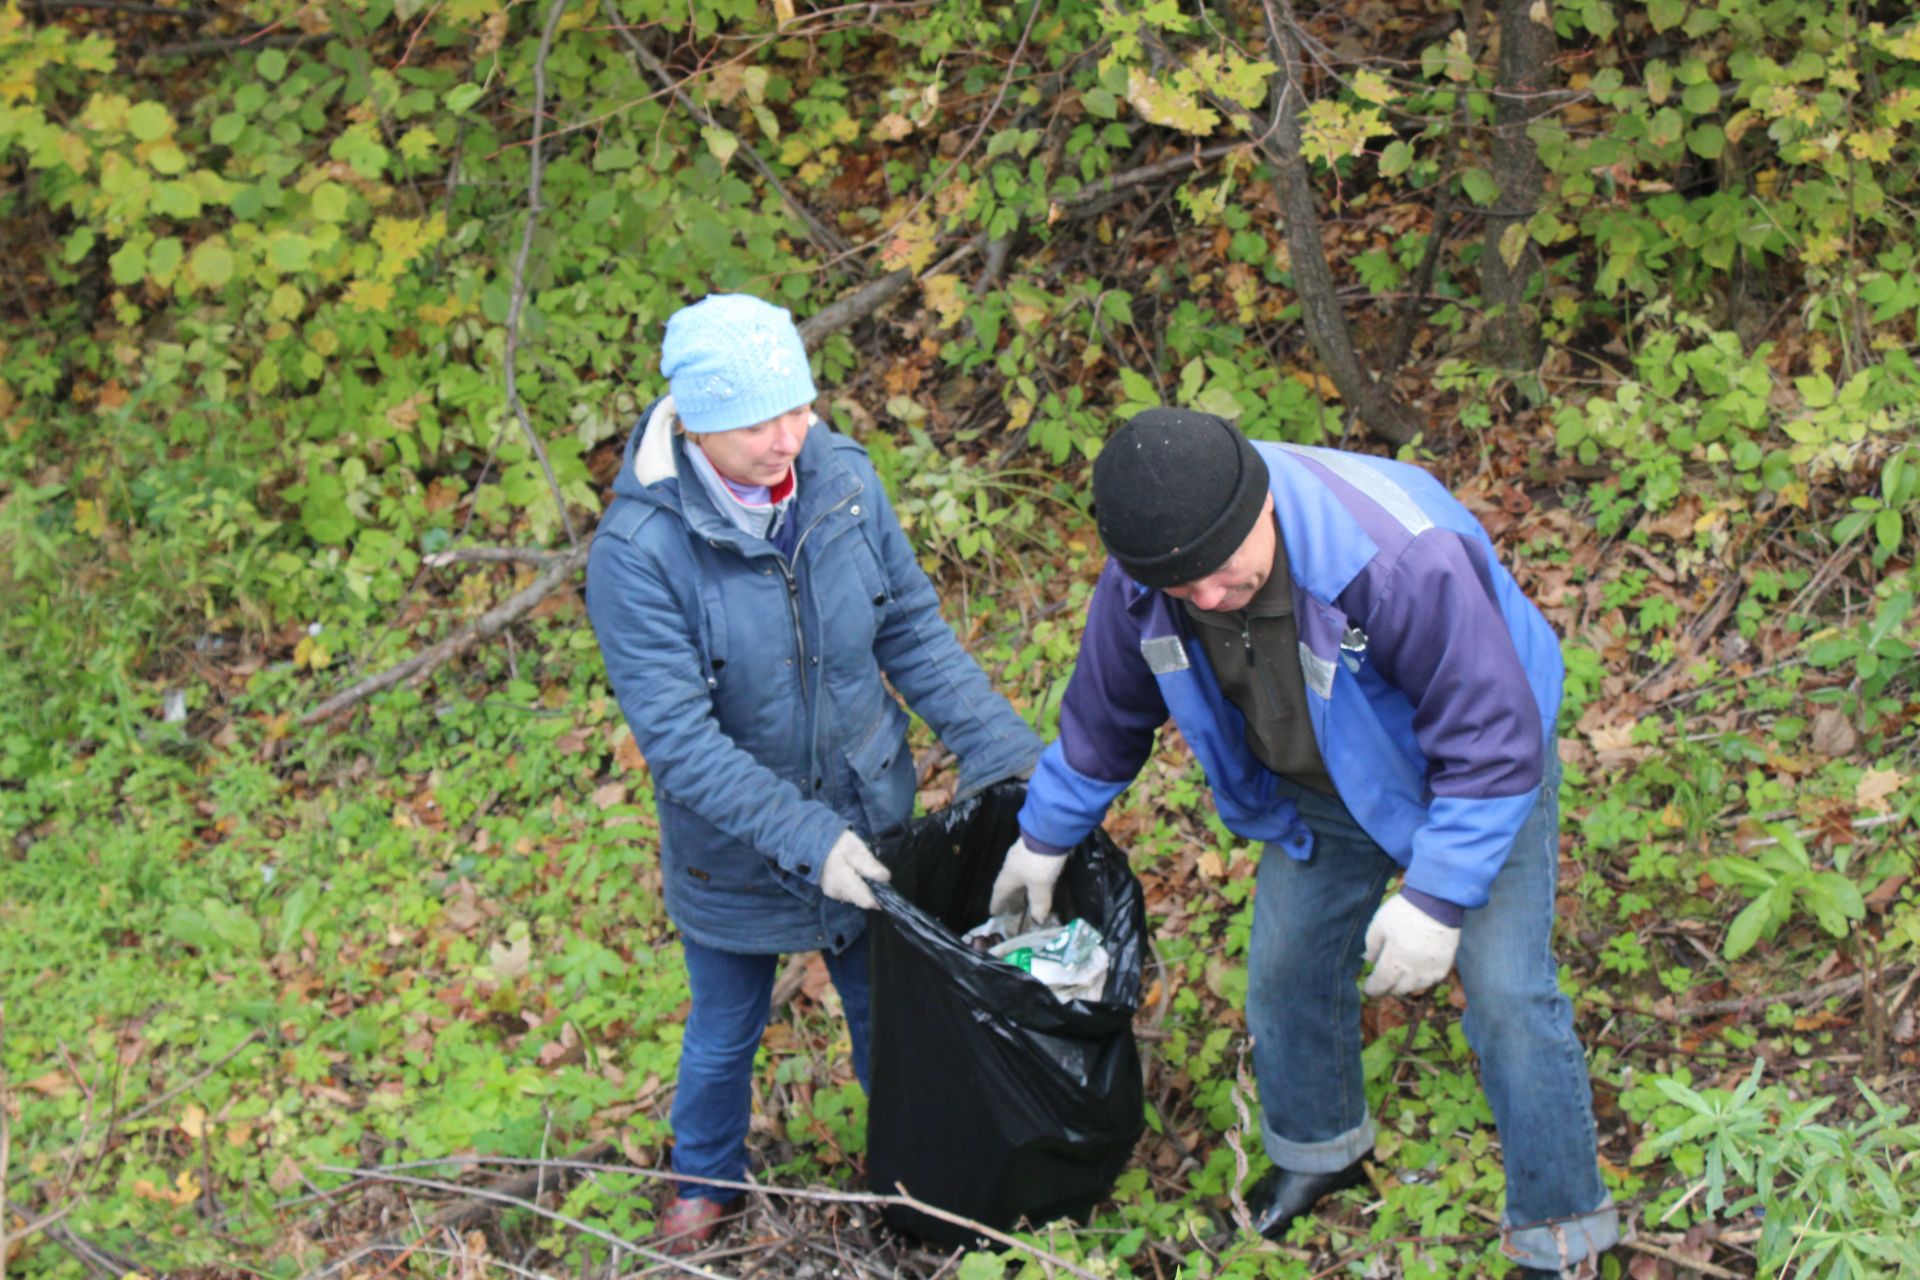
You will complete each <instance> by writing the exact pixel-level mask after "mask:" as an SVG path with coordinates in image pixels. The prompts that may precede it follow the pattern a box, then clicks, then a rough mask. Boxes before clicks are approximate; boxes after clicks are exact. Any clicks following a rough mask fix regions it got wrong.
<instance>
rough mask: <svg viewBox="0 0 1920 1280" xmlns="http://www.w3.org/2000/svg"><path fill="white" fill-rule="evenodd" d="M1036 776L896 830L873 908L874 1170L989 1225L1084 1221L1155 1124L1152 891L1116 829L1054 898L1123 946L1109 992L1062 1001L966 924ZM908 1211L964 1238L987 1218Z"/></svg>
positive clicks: (900, 1215)
mask: <svg viewBox="0 0 1920 1280" xmlns="http://www.w3.org/2000/svg"><path fill="white" fill-rule="evenodd" d="M1025 795H1026V789H1025V787H1024V786H1023V785H1021V784H1019V783H1001V784H999V785H996V786H994V787H992V788H990V789H988V790H987V791H986V792H984V793H982V794H980V795H977V796H974V797H972V798H971V799H968V800H966V801H963V802H961V803H959V804H956V805H954V806H953V807H951V808H949V809H946V810H943V811H942V812H940V813H937V814H931V815H929V816H928V817H925V818H922V819H919V820H917V821H915V822H913V823H912V824H910V825H909V826H908V827H907V828H906V829H905V830H904V832H903V833H902V834H901V835H899V836H897V837H895V838H893V839H891V840H887V841H884V842H883V843H882V848H881V850H880V856H881V858H882V860H883V861H885V862H886V864H887V866H888V867H889V868H890V869H891V870H892V872H893V883H892V884H891V885H890V886H879V887H878V888H877V891H876V896H877V897H878V898H879V900H880V911H879V912H878V913H877V914H876V915H875V916H874V918H873V935H872V941H871V956H872V965H873V1042H872V1083H873V1092H872V1096H871V1098H870V1099H869V1105H868V1109H867V1178H868V1184H869V1185H870V1186H871V1187H872V1188H873V1189H874V1190H875V1191H879V1192H892V1191H894V1190H895V1188H896V1186H904V1187H905V1188H906V1190H907V1191H908V1192H909V1193H910V1194H911V1195H913V1196H914V1197H915V1198H917V1199H920V1200H924V1201H925V1202H927V1203H928V1204H931V1205H935V1206H937V1207H939V1208H942V1209H946V1210H948V1211H950V1212H953V1213H957V1214H959V1215H961V1216H963V1217H966V1218H969V1219H972V1220H973V1221H975V1222H979V1223H982V1224H984V1225H986V1226H989V1227H994V1228H999V1229H1005V1228H1009V1227H1012V1226H1013V1225H1014V1224H1015V1223H1016V1222H1017V1221H1019V1219H1021V1218H1022V1217H1025V1218H1028V1219H1031V1220H1032V1221H1034V1222H1045V1221H1050V1220H1052V1219H1055V1218H1063V1217H1064V1218H1075V1219H1080V1220H1084V1219H1085V1217H1086V1215H1087V1213H1088V1212H1089V1211H1090V1210H1091V1209H1092V1207H1093V1205H1094V1204H1095V1203H1096V1202H1097V1201H1099V1200H1101V1199H1103V1198H1104V1197H1105V1196H1106V1195H1107V1194H1108V1192H1109V1191H1111V1190H1112V1188H1113V1182H1114V1179H1115V1178H1117V1177H1119V1175H1120V1171H1121V1170H1122V1169H1123V1168H1125V1167H1126V1163H1127V1160H1128V1158H1129V1157H1130V1156H1131V1154H1132V1152H1133V1147H1134V1143H1135V1142H1137V1141H1138V1140H1139V1137H1140V1132H1141V1129H1142V1128H1143V1127H1144V1123H1145V1114H1144V1107H1143V1101H1142V1097H1141V1080H1140V1057H1139V1052H1138V1050H1137V1049H1136V1047H1135V1045H1134V1039H1133V1014H1134V1010H1135V1009H1137V1008H1138V1007H1139V1004H1140V965H1141V956H1142V952H1143V950H1144V948H1145V946H1146V937H1147V923H1146V907H1145V902H1144V900H1143V897H1142V895H1141V891H1140V882H1139V881H1138V880H1136V879H1134V876H1133V873H1132V872H1131V871H1130V870H1128V868H1127V861H1126V857H1125V855H1124V854H1122V853H1121V852H1120V850H1119V849H1118V848H1117V847H1115V845H1114V843H1113V841H1112V840H1111V839H1110V838H1108V836H1107V834H1106V833H1105V832H1104V831H1097V830H1096V831H1095V832H1094V833H1093V835H1092V836H1091V837H1089V838H1088V839H1087V840H1086V841H1085V842H1083V843H1082V844H1081V845H1080V847H1079V848H1077V849H1075V850H1074V851H1073V852H1072V853H1071V854H1070V855H1068V862H1067V865H1066V867H1065V868H1064V869H1063V871H1062V873H1061V877H1060V882H1059V886H1058V888H1057V889H1056V890H1055V897H1054V904H1055V905H1054V912H1055V914H1056V915H1058V916H1059V917H1060V918H1061V919H1063V920H1066V919H1071V918H1073V917H1075V916H1078V917H1080V918H1081V919H1084V920H1086V921H1088V922H1089V923H1090V924H1092V925H1093V926H1094V927H1095V928H1097V929H1098V930H1099V931H1100V933H1101V934H1102V936H1103V937H1104V939H1105V945H1106V946H1107V948H1108V952H1109V955H1110V957H1111V962H1110V967H1109V969H1108V971H1107V982H1106V989H1105V991H1104V992H1103V997H1104V998H1103V999H1101V1000H1097V1001H1093V1000H1073V1001H1068V1002H1064V1003H1063V1002H1062V1001H1060V1000H1059V999H1057V998H1056V997H1055V996H1054V994H1053V993H1052V992H1051V991H1049V990H1048V989H1047V987H1046V985H1045V984H1044V983H1042V982H1041V981H1040V980H1039V979H1037V978H1035V977H1033V976H1031V975H1030V974H1027V973H1024V972H1022V971H1021V970H1019V969H1016V968H1014V967H1013V966H1012V965H1009V964H1006V963H1004V962H1002V961H1000V960H996V959H994V958H993V957H991V956H986V955H979V954H976V953H975V952H973V951H972V950H971V949H969V948H968V946H967V945H966V944H965V943H963V942H961V941H960V938H959V935H960V934H962V933H964V932H966V931H967V930H968V929H971V928H972V927H973V926H974V925H976V924H979V923H980V922H981V921H983V920H985V919H986V918H987V898H988V895H989V892H990V891H991V889H992V886H993V879H994V877H995V876H996V875H998V874H999V871H1000V864H1001V861H1002V860H1003V858H1004V857H1005V855H1006V851H1007V847H1008V846H1009V845H1011V844H1012V843H1013V841H1014V840H1015V839H1016V838H1017V837H1018V836H1019V827H1018V826H1017V825H1016V823H1015V821H1014V819H1015V815H1017V814H1018V813H1019V811H1020V805H1021V802H1022V800H1023V799H1024V798H1025ZM884 1216H885V1217H886V1219H887V1221H888V1222H889V1223H890V1224H891V1225H892V1226H894V1227H895V1228H897V1229H899V1230H902V1231H905V1232H908V1233H910V1234H912V1235H915V1236H918V1237H920V1238H921V1239H924V1240H927V1241H931V1242H934V1243H938V1244H942V1245H946V1246H949V1247H952V1246H957V1245H966V1244H972V1243H974V1242H975V1238H976V1233H974V1232H971V1231H968V1230H967V1229H965V1228H961V1227H956V1226H954V1225H952V1224H950V1223H947V1222H944V1221H941V1220H940V1219H937V1218H933V1217H931V1216H929V1215H927V1214H923V1213H920V1212H918V1211H915V1210H911V1209H906V1208H902V1207H898V1206H889V1207H888V1208H887V1209H886V1210H885V1213H884Z"/></svg>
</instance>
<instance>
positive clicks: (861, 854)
mask: <svg viewBox="0 0 1920 1280" xmlns="http://www.w3.org/2000/svg"><path fill="white" fill-rule="evenodd" d="M891 879H893V872H891V871H889V870H887V867H886V864H885V863H883V862H881V861H880V859H878V858H876V857H874V856H873V850H871V849H869V848H867V842H866V841H865V840H862V839H861V838H860V837H859V836H857V835H855V834H853V832H851V831H842V832H841V833H840V838H839V839H838V840H835V841H834V842H833V848H831V849H829V850H827V863H826V865H825V866H823V867H821V868H820V892H822V893H824V894H826V895H827V896H828V897H829V898H832V899H834V900H835V901H836V902H850V903H852V904H853V905H854V906H856V907H859V908H860V909H861V910H862V911H871V910H873V909H874V908H875V907H877V906H879V905H880V904H879V903H878V902H876V901H874V897H873V890H872V889H869V888H868V887H867V881H869V880H878V881H880V882H881V883H882V884H885V883H886V882H887V881H889V880H891Z"/></svg>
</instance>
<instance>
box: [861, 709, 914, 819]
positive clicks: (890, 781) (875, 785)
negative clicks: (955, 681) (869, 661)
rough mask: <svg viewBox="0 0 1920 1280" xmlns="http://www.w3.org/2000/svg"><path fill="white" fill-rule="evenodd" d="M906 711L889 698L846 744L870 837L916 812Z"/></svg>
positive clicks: (911, 754)
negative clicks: (863, 727) (871, 720)
mask: <svg viewBox="0 0 1920 1280" xmlns="http://www.w3.org/2000/svg"><path fill="white" fill-rule="evenodd" d="M907 724H908V720H907V713H906V712H905V711H903V710H901V708H900V704H899V703H897V702H895V701H893V699H891V698H889V699H887V704H886V706H885V707H884V708H883V709H882V710H881V712H880V715H879V717H878V718H877V719H876V720H875V721H874V722H873V725H872V726H871V727H870V728H868V729H867V730H866V732H864V733H862V734H859V735H857V736H856V737H855V738H854V740H853V742H852V743H851V744H850V745H849V746H848V747H847V750H846V759H847V765H848V767H849V768H850V769H852V770H853V785H854V790H856V791H857V792H859V795H860V808H861V811H862V813H863V814H864V815H865V818H866V822H865V824H864V825H865V827H866V830H865V831H863V832H862V833H861V834H862V835H864V836H866V837H867V838H868V839H872V838H873V837H874V836H876V835H878V834H880V833H882V832H885V831H889V830H891V829H893V828H894V827H898V826H900V825H902V824H903V823H905V822H906V820H907V819H908V818H910V817H912V816H913V753H912V752H910V751H908V750H907Z"/></svg>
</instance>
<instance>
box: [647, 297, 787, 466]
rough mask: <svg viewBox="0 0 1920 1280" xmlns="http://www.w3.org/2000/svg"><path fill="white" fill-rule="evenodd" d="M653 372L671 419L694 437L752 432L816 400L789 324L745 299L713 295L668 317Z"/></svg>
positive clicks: (779, 312)
mask: <svg viewBox="0 0 1920 1280" xmlns="http://www.w3.org/2000/svg"><path fill="white" fill-rule="evenodd" d="M660 372H662V373H664V374H666V375H667V385H668V388H669V389H670V390H671V391H672V392H673V408H674V412H675V413H677V414H678V415H679V417H680V421H681V424H682V425H684V426H685V427H686V429H687V430H688V431H691V432H693V433H694V434H695V435H708V434H711V433H713V432H716V431H737V430H739V429H740V428H741V427H753V426H758V425H759V424H761V423H762V422H765V421H767V420H768V419H770V418H777V417H779V416H780V415H781V414H783V413H785V412H787V411H788V410H789V409H798V408H799V407H800V406H801V405H804V404H811V403H812V402H813V399H814V397H815V396H816V395H818V394H819V393H818V392H816V391H815V390H814V386H813V375H812V374H811V373H810V372H808V370H807V349H806V346H805V345H804V344H803V343H802V342H801V341H800V331H799V330H798V329H796V328H794V327H793V317H792V316H791V315H790V314H788V312H787V310H786V309H785V308H784V307H776V306H774V305H773V304H772V303H768V302H762V301H760V299H758V298H753V297H749V296H747V295H746V294H744V293H716V294H713V295H711V296H709V297H707V298H704V299H702V300H701V301H699V302H696V303H694V304H693V305H692V306H690V307H682V308H680V310H678V311H676V312H674V313H673V315H672V316H671V317H670V318H669V319H668V320H667V340H666V342H665V344H663V345H662V346H661V348H660Z"/></svg>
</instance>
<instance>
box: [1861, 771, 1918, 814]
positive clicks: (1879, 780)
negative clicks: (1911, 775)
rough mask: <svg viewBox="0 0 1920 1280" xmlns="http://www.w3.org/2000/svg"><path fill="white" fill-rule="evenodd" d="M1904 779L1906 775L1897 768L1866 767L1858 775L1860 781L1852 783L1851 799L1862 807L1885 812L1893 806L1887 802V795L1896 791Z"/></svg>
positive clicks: (1876, 811)
mask: <svg viewBox="0 0 1920 1280" xmlns="http://www.w3.org/2000/svg"><path fill="white" fill-rule="evenodd" d="M1906 780H1907V778H1906V775H1905V774H1903V773H1901V772H1900V771H1899V770H1898V769H1868V770H1867V771H1866V772H1865V773H1863V774H1861V775H1860V781H1858V782H1856V783H1854V784H1853V801H1854V803H1855V804H1857V805H1859V806H1860V807H1861V808H1862V809H1871V810H1873V811H1874V812H1875V813H1886V812H1888V811H1889V810H1890V809H1892V807H1893V806H1892V805H1890V804H1888V803H1887V797H1888V796H1891V795H1892V794H1893V793H1894V792H1896V791H1898V790H1899V789H1900V784H1901V783H1903V782H1905V781H1906Z"/></svg>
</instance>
